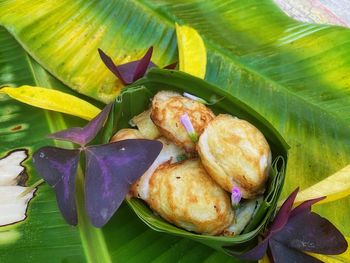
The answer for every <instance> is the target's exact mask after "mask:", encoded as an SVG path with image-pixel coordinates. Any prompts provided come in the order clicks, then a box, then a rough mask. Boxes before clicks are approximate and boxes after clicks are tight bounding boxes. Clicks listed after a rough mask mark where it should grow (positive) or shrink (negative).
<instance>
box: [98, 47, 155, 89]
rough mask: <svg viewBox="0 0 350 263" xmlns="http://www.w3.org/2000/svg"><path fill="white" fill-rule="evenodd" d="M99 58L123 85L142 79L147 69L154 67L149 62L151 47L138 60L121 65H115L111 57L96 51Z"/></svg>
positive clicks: (99, 50)
mask: <svg viewBox="0 0 350 263" xmlns="http://www.w3.org/2000/svg"><path fill="white" fill-rule="evenodd" d="M98 52H99V54H100V57H101V59H102V61H103V63H104V64H105V65H106V67H107V68H108V69H109V70H110V71H111V72H112V73H113V74H114V75H115V76H117V78H118V79H120V81H121V82H122V83H123V84H124V85H129V84H131V83H133V82H135V81H136V80H138V79H139V78H141V77H143V76H144V75H145V73H146V72H147V70H148V69H150V68H152V67H156V65H155V64H154V63H153V62H152V61H151V57H152V52H153V47H150V48H149V49H148V50H147V52H146V54H145V55H144V56H143V57H142V58H141V59H140V60H135V61H131V62H128V63H125V64H122V65H118V66H117V65H115V64H114V62H113V60H112V59H111V57H109V56H108V55H107V54H106V53H104V52H103V51H102V50H101V49H98Z"/></svg>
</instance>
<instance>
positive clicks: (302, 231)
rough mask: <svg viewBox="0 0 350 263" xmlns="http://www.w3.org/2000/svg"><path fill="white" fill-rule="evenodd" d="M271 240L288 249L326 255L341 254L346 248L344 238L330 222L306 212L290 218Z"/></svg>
mask: <svg viewBox="0 0 350 263" xmlns="http://www.w3.org/2000/svg"><path fill="white" fill-rule="evenodd" d="M272 239H274V240H275V241H278V242H280V243H283V244H284V245H286V246H288V247H290V248H294V249H297V250H301V251H309V252H313V253H318V254H326V255H337V254H341V253H343V252H345V251H346V249H347V247H348V245H347V242H346V240H345V238H344V236H343V235H342V234H341V233H340V231H339V230H338V229H337V228H336V227H335V226H334V225H333V224H332V223H331V222H329V221H328V220H327V219H325V218H323V217H321V216H319V215H318V214H316V213H313V212H310V211H308V210H305V212H304V213H299V214H297V215H295V216H294V217H292V218H290V220H289V221H288V223H287V224H286V226H285V227H284V228H283V229H282V230H281V231H279V232H278V233H276V234H275V235H274V236H273V237H272Z"/></svg>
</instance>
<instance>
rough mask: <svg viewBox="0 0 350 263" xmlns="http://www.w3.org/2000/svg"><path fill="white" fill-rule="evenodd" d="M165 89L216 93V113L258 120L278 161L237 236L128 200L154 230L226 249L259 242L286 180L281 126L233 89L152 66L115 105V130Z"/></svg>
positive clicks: (204, 96)
mask: <svg viewBox="0 0 350 263" xmlns="http://www.w3.org/2000/svg"><path fill="white" fill-rule="evenodd" d="M161 90H172V91H177V92H180V93H183V92H188V93H190V94H193V95H195V96H198V97H200V98H202V99H204V100H205V101H210V100H211V99H212V98H213V97H215V98H220V99H219V101H218V102H217V103H215V104H214V105H212V106H210V108H211V109H212V110H213V112H214V113H215V114H219V113H229V114H231V115H233V116H237V117H238V118H241V119H245V120H248V121H249V122H251V123H252V124H254V125H255V126H256V127H257V128H258V129H259V130H260V131H261V132H262V133H263V134H264V135H265V137H266V138H267V140H268V142H269V145H270V147H271V151H272V158H273V159H275V160H276V161H275V162H274V164H273V169H272V172H271V176H270V180H269V182H268V185H267V191H266V193H265V197H264V199H263V201H262V203H261V204H260V206H259V208H258V210H257V212H256V215H255V216H254V218H253V219H252V221H251V222H250V225H248V226H247V229H246V231H245V233H244V234H241V235H238V236H235V237H223V236H208V235H198V234H193V233H190V232H188V231H185V230H183V229H180V228H177V227H175V226H173V225H171V224H169V223H167V222H166V221H165V220H163V219H161V218H160V217H159V216H157V215H155V214H154V212H153V211H152V210H151V209H149V207H148V206H147V205H145V203H144V202H143V201H140V200H139V199H134V198H133V199H130V200H128V204H129V205H130V206H131V208H132V209H133V210H134V211H135V213H136V214H137V215H138V216H139V217H140V218H141V219H142V220H143V221H144V222H145V223H146V224H147V225H148V226H150V227H151V228H152V229H154V230H157V231H160V232H164V233H166V234H173V235H176V236H181V237H187V238H190V239H193V240H196V241H199V242H201V243H204V244H206V245H208V246H211V247H213V248H215V249H217V250H219V251H222V252H228V251H230V252H236V253H239V252H242V251H244V250H246V249H247V248H250V247H251V246H252V245H255V244H256V242H257V239H256V238H255V237H257V235H258V234H259V233H261V232H263V231H264V229H265V227H266V225H267V223H269V220H270V219H271V217H272V216H273V215H274V212H275V209H276V205H277V201H278V198H279V196H280V194H281V190H282V187H283V183H284V177H285V165H286V161H287V149H288V148H289V146H288V145H287V143H286V142H285V141H284V139H283V138H282V137H281V136H280V134H279V133H278V132H277V130H276V129H275V128H274V127H273V126H271V125H270V124H269V123H268V122H267V121H266V120H265V119H264V118H263V117H261V116H260V115H259V114H258V113H257V112H255V111H254V110H253V109H251V108H250V107H249V106H247V105H245V104H244V103H242V102H241V101H239V100H237V99H236V98H235V97H233V96H232V95H230V94H229V93H227V92H225V91H222V90H220V89H218V87H216V86H214V85H210V84H209V83H207V82H205V81H203V80H201V79H198V78H195V77H192V76H190V75H188V74H185V73H181V72H178V71H169V70H160V69H151V70H150V71H149V73H148V74H147V75H146V76H145V77H144V78H142V79H140V80H139V81H137V82H135V83H134V84H132V85H131V86H128V87H127V88H126V89H124V90H123V91H122V93H121V94H120V95H119V96H118V97H117V99H116V104H115V108H114V118H111V119H110V120H109V122H111V123H114V124H115V126H114V129H113V132H112V133H111V134H113V133H114V132H116V131H117V130H119V129H122V128H126V127H130V125H129V123H130V120H131V119H132V118H133V117H134V116H136V115H138V114H140V113H141V112H143V111H145V110H146V109H148V108H149V106H150V105H149V104H150V100H151V98H153V96H154V95H155V94H156V93H157V92H158V91H161Z"/></svg>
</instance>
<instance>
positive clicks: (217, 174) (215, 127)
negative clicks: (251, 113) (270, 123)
mask: <svg viewBox="0 0 350 263" xmlns="http://www.w3.org/2000/svg"><path fill="white" fill-rule="evenodd" d="M197 149H198V153H199V156H200V158H201V160H202V163H203V165H204V167H205V169H206V170H207V171H208V173H209V174H210V176H211V177H212V178H213V179H214V180H215V181H216V182H217V183H218V184H219V185H221V187H223V188H224V189H225V190H226V191H229V192H231V190H232V187H233V186H237V187H239V188H240V190H241V191H242V196H243V198H247V199H252V198H254V197H256V196H257V195H258V194H261V193H263V192H264V190H265V182H266V180H267V177H268V174H269V169H270V165H271V150H270V147H269V144H268V143H267V141H266V139H265V137H264V135H263V134H262V133H261V132H260V131H259V130H258V129H257V128H256V127H254V126H253V125H252V124H250V123H249V122H247V121H244V120H240V119H238V118H234V117H232V116H231V115H228V114H220V115H218V116H217V117H216V118H215V119H214V120H213V121H212V122H210V123H209V125H208V126H207V128H206V129H205V130H204V132H203V133H202V135H201V136H200V138H199V142H198V145H197Z"/></svg>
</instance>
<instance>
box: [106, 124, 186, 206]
mask: <svg viewBox="0 0 350 263" xmlns="http://www.w3.org/2000/svg"><path fill="white" fill-rule="evenodd" d="M127 139H144V137H143V135H142V134H141V133H140V132H139V131H138V130H136V129H122V130H119V131H118V132H117V133H116V134H115V135H114V136H113V137H112V140H111V142H116V141H121V140H127ZM158 141H160V142H162V143H163V148H162V150H161V152H160V153H159V155H158V157H157V158H156V159H155V161H154V162H153V164H152V165H151V166H150V167H149V168H148V170H147V171H146V172H145V173H144V174H143V175H142V176H141V177H140V178H139V179H138V180H137V181H136V182H135V183H133V184H132V186H131V188H130V191H129V196H130V197H138V198H141V199H143V200H147V199H148V193H149V179H150V177H151V176H152V174H153V173H154V171H155V170H156V169H157V168H158V167H159V166H160V165H161V164H163V163H166V162H170V163H173V162H176V161H177V157H179V156H182V155H183V154H184V151H183V150H182V149H181V148H179V147H177V146H176V145H175V144H173V143H171V142H170V141H168V140H167V139H165V138H159V139H158Z"/></svg>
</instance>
